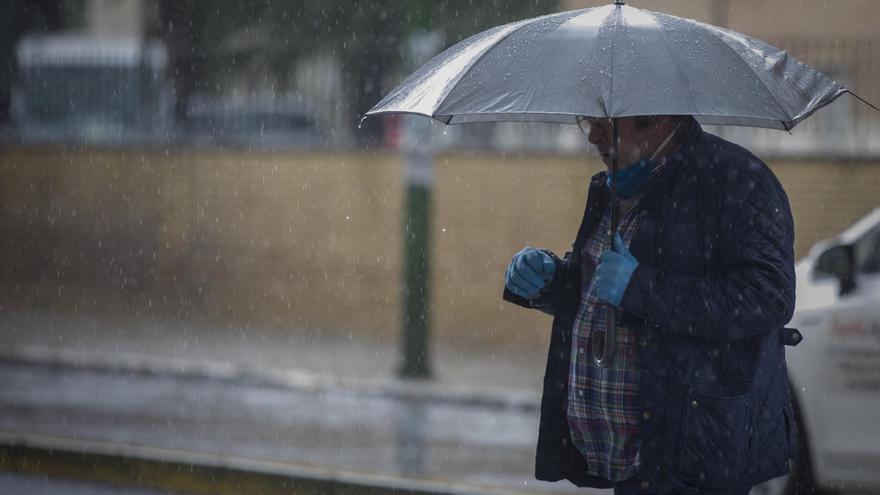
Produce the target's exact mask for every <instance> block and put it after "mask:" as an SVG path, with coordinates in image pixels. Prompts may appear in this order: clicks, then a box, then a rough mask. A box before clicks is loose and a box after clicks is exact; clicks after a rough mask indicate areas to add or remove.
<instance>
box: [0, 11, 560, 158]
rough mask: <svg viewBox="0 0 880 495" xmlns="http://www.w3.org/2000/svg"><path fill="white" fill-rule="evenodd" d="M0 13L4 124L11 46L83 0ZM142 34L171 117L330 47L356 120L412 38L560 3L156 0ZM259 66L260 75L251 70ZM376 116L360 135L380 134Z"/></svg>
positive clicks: (63, 23)
mask: <svg viewBox="0 0 880 495" xmlns="http://www.w3.org/2000/svg"><path fill="white" fill-rule="evenodd" d="M6 6H7V8H6V9H5V13H4V15H3V16H2V17H0V122H2V121H4V120H6V117H7V108H8V103H9V101H8V100H9V87H10V84H11V81H12V79H13V77H14V75H13V74H14V68H15V63H14V60H15V58H14V57H15V44H16V43H17V42H18V40H19V39H20V38H21V37H22V36H24V35H26V34H29V33H33V32H53V31H59V30H62V29H72V30H77V29H78V28H81V27H82V25H83V23H84V21H85V19H84V18H83V16H84V15H86V14H84V12H87V9H86V8H85V7H86V5H85V0H7V5H6ZM156 6H157V9H158V12H157V13H158V15H157V16H155V22H154V23H153V24H152V25H148V26H147V36H149V37H154V38H159V39H162V40H164V41H165V42H166V44H167V46H168V49H169V52H170V55H171V67H170V74H171V76H172V78H173V80H174V85H175V94H176V103H177V108H176V110H177V114H178V115H179V116H182V115H183V113H184V111H185V109H186V105H187V99H188V97H189V96H190V95H193V94H211V93H214V94H221V93H223V91H224V89H225V87H226V85H228V84H229V83H230V79H231V78H232V77H233V76H236V75H238V76H239V77H241V75H242V74H245V75H248V74H253V75H252V76H251V77H254V78H260V77H262V78H264V79H267V80H268V79H271V81H274V82H276V83H277V85H278V86H279V87H280V88H286V87H289V83H290V82H291V78H292V77H293V75H294V74H295V70H296V65H297V63H298V61H299V60H300V59H301V57H303V56H305V55H311V54H315V53H320V52H326V53H328V54H330V55H333V56H335V57H336V59H337V60H338V61H339V62H340V64H341V66H342V73H343V78H344V91H345V93H346V95H348V98H343V99H341V101H342V102H345V100H347V101H348V103H347V104H350V105H351V107H350V108H343V107H340V109H339V111H340V112H344V113H345V114H347V116H350V117H351V118H350V119H346V120H347V121H349V122H352V125H355V124H356V122H357V117H358V116H360V115H362V114H363V113H364V112H366V111H367V110H368V109H369V108H370V107H372V106H373V105H374V104H375V103H377V102H378V101H379V100H380V99H381V97H382V94H383V91H384V90H387V89H388V88H387V87H386V86H387V85H388V84H389V82H394V81H397V80H398V79H399V78H401V77H403V75H404V72H405V70H406V69H407V68H405V67H403V64H404V61H405V58H406V56H407V48H408V44H407V42H406V40H407V38H408V36H410V35H411V34H414V33H417V32H426V31H435V30H439V31H440V32H441V34H442V39H444V40H445V41H444V45H445V46H449V45H452V44H453V43H455V42H457V41H460V40H461V39H463V38H465V37H467V36H470V35H472V34H475V33H477V32H479V31H482V30H484V29H487V28H489V27H491V26H495V25H498V24H502V23H506V22H510V21H514V20H518V19H523V18H528V17H534V16H537V15H541V14H546V13H550V12H555V11H557V10H558V9H559V1H558V0H529V1H517V0H486V1H477V0H440V1H435V0H393V1H389V2H385V1H378V0H377V1H370V2H365V1H358V2H352V1H350V0H322V1H320V2H315V1H306V0H249V1H245V2H239V1H230V0H226V1H212V2H206V1H203V0H157V2H156ZM255 71H256V72H255ZM379 125H381V122H380V121H379V120H376V119H372V120H367V121H366V122H365V128H364V129H363V130H362V131H361V132H358V133H356V134H357V135H358V136H359V137H362V138H365V139H366V140H367V141H374V140H375V139H377V138H378V136H379V133H380V129H379V128H378V127H377V126H379Z"/></svg>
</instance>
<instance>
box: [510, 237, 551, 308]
mask: <svg viewBox="0 0 880 495" xmlns="http://www.w3.org/2000/svg"><path fill="white" fill-rule="evenodd" d="M554 273H556V262H554V261H553V258H551V257H550V255H549V254H547V253H545V252H543V251H539V250H537V249H535V248H532V247H527V248H525V249H523V250H522V251H520V252H518V253H516V254H515V255H514V256H513V258H512V259H511V260H510V264H508V265H507V273H505V275H504V285H505V286H506V287H507V288H508V289H510V291H511V292H513V293H514V294H516V295H518V296H520V297H525V298H526V299H534V298H536V297H538V296H539V295H540V294H541V289H543V288H544V287H546V286H547V284H549V283H550V281H552V280H553V274H554Z"/></svg>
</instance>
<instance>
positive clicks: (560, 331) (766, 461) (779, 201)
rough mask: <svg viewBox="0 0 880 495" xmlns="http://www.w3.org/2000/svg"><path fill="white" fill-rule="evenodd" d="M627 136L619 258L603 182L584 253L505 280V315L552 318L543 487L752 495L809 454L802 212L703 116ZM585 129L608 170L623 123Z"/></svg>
mask: <svg viewBox="0 0 880 495" xmlns="http://www.w3.org/2000/svg"><path fill="white" fill-rule="evenodd" d="M617 122H618V124H617V125H618V126H619V128H618V131H619V140H620V141H619V143H620V145H619V150H617V151H618V153H619V161H618V163H620V164H622V167H621V170H620V172H618V173H619V176H618V180H617V193H618V197H620V198H621V205H620V225H619V228H618V231H617V232H616V233H615V235H614V238H613V245H614V249H613V250H610V249H608V246H610V245H611V244H612V242H611V241H612V238H611V232H610V211H611V209H610V207H609V203H610V179H609V177H608V173H607V172H601V173H599V174H596V175H595V176H594V177H593V178H592V181H591V183H590V187H589V193H588V196H587V203H586V210H585V212H584V217H583V221H582V223H581V226H580V229H579V230H578V233H577V236H576V238H575V241H574V243H573V249H572V251H571V252H569V253H567V254H566V255H565V256H564V258H563V259H560V258H558V257H557V256H556V255H555V254H553V253H552V252H550V251H546V250H543V251H541V250H537V249H533V248H526V249H524V250H522V251H521V252H519V253H518V254H517V255H516V256H514V257H513V259H512V260H511V262H510V265H509V267H508V269H507V274H506V277H505V285H506V287H505V291H504V299H505V300H507V301H511V302H513V303H516V304H518V305H520V306H523V307H527V308H535V309H539V310H542V311H544V312H547V313H549V314H551V315H553V316H554V320H553V329H552V335H551V342H550V351H549V356H548V361H547V369H546V374H545V377H544V395H543V400H542V405H541V423H540V429H539V439H538V447H537V458H536V476H537V478H538V479H541V480H547V481H558V480H561V479H568V480H570V481H571V482H573V483H574V484H576V485H578V486H591V487H599V488H610V487H613V488H614V489H615V493H618V494H628V493H639V494H649V493H650V494H667V493H694V494H695V493H708V494H740V493H742V494H745V493H748V491H749V489H750V488H751V487H752V486H754V485H756V484H758V483H761V482H763V481H765V480H768V479H770V478H773V477H776V476H780V475H783V474H785V473H786V472H787V471H788V464H787V462H788V459H789V458H791V457H792V455H793V452H794V449H793V447H794V445H793V436H792V429H793V425H792V423H791V418H792V410H791V405H790V398H789V382H788V376H787V371H786V368H785V357H784V352H783V347H782V344H784V343H788V344H791V345H793V344H795V343H797V341H798V340H799V337H800V336H799V334H797V332H796V331H793V330H788V329H783V326H784V325H785V324H786V323H787V322H788V321H789V319H790V318H791V316H792V312H793V310H794V296H795V293H794V285H795V279H794V261H793V258H794V254H793V244H794V242H793V241H794V232H793V222H792V217H791V212H790V208H789V204H788V199H787V197H786V194H785V192H784V191H783V189H782V186H781V185H780V184H779V181H778V180H777V179H776V177H775V176H774V175H773V173H772V172H771V171H770V170H769V169H768V168H767V167H766V165H764V164H763V163H762V162H761V161H760V160H759V159H758V158H756V157H755V156H753V155H752V154H750V153H749V152H748V151H746V150H745V149H743V148H741V147H739V146H736V145H734V144H732V143H729V142H726V141H724V140H722V139H720V138H718V137H716V136H713V135H710V134H708V133H705V132H704V131H703V130H702V129H701V127H700V125H699V124H698V123H697V122H696V120H695V119H693V118H692V117H690V116H643V117H628V118H621V119H618V120H617ZM580 124H581V126H582V129H584V128H585V127H586V128H588V129H585V132H587V134H588V140H589V142H590V143H591V144H593V145H594V146H595V147H596V148H597V149H598V151H599V153H600V155H601V156H602V161H603V162H604V163H605V164H606V166H610V163H611V156H612V155H611V154H612V153H613V152H614V150H613V143H612V128H611V125H612V122H611V121H610V120H607V119H584V120H582V121H580ZM609 305H613V306H614V307H616V308H619V315H620V316H619V319H618V324H617V328H615V329H613V331H614V332H615V336H616V346H615V349H613V355H612V356H611V357H610V358H609V359H608V361H610V363H609V364H606V365H603V366H601V367H600V366H597V364H596V362H595V360H594V357H596V355H597V353H601V350H599V349H593V347H592V345H593V344H592V342H591V338H590V337H591V335H592V334H593V333H594V332H597V331H600V332H601V331H604V330H606V328H605V321H606V311H608V310H609V309H608V308H609ZM608 330H609V331H610V330H612V329H608Z"/></svg>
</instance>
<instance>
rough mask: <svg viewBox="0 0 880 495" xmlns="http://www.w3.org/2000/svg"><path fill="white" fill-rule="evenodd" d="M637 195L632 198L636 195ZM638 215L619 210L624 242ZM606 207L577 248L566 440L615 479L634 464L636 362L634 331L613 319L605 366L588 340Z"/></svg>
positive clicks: (597, 307) (601, 312)
mask: <svg viewBox="0 0 880 495" xmlns="http://www.w3.org/2000/svg"><path fill="white" fill-rule="evenodd" d="M636 201H637V200H636ZM641 219H642V217H641V216H640V215H639V208H638V205H637V204H634V205H631V207H630V208H629V210H628V211H627V212H626V213H625V214H624V215H623V216H622V218H621V221H620V225H619V232H620V233H621V237H622V238H623V240H624V243H625V244H626V245H627V246H629V244H630V241H631V240H632V238H633V235H634V233H635V232H636V230H637V229H638V226H639V223H640V221H641ZM610 228H611V209H610V208H607V209H606V211H605V215H604V216H603V218H602V222H601V223H600V224H599V226H598V227H597V228H596V229H595V230H593V232H592V233H591V234H590V236H589V238H588V239H587V242H586V244H585V245H584V248H583V251H582V252H581V257H582V265H581V266H582V267H583V281H582V284H583V286H582V289H581V303H580V307H579V308H578V313H577V316H576V318H575V321H574V325H573V328H572V334H573V335H572V352H571V356H572V357H571V369H570V371H569V388H568V423H569V427H570V429H571V436H572V442H573V443H574V445H575V446H576V447H577V448H578V449H579V450H580V452H581V453H582V454H583V456H584V458H585V459H586V460H587V466H588V474H590V475H593V476H602V477H603V478H606V479H608V480H611V481H621V480H624V479H626V478H629V477H630V476H632V475H634V474H635V473H636V472H637V471H638V469H639V438H638V428H639V422H640V421H641V411H640V408H639V379H640V378H639V367H638V360H637V359H638V353H637V343H636V341H637V335H635V332H634V331H630V330H629V329H627V328H625V327H621V326H620V325H619V324H618V329H617V346H616V349H615V354H614V357H613V359H612V361H611V366H610V367H608V368H599V367H597V366H596V365H595V364H594V362H593V355H592V349H591V346H590V332H591V330H592V329H603V330H604V329H605V313H606V308H607V304H606V303H605V302H604V301H602V300H601V299H599V297H598V296H597V295H596V286H595V284H594V283H593V279H594V277H593V274H594V273H595V268H596V266H597V265H598V263H599V255H600V254H601V253H602V252H603V251H605V250H606V249H607V246H608V237H609V235H608V234H609V229H610Z"/></svg>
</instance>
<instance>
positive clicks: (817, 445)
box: [756, 208, 880, 493]
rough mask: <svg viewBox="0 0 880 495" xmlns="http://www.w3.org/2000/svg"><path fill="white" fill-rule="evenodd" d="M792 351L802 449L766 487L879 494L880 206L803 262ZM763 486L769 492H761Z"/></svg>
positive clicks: (791, 371)
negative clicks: (786, 471) (796, 336)
mask: <svg viewBox="0 0 880 495" xmlns="http://www.w3.org/2000/svg"><path fill="white" fill-rule="evenodd" d="M796 274H797V303H796V306H795V314H794V318H793V319H792V321H791V323H790V324H789V326H790V327H793V328H797V329H798V330H800V332H801V334H802V335H803V341H802V342H801V343H800V344H799V345H798V346H797V347H790V348H787V349H786V359H787V361H788V367H789V374H790V376H791V382H792V391H793V401H794V406H795V409H796V416H797V422H798V424H799V425H800V428H798V429H797V430H798V431H797V436H798V444H799V453H798V458H797V459H796V460H795V462H794V463H793V465H792V474H791V475H790V476H788V477H787V478H784V479H781V480H779V481H777V482H775V483H774V485H775V488H774V489H771V490H767V491H774V492H775V491H780V492H783V493H816V492H820V491H825V490H832V489H833V490H835V491H840V492H841V493H852V492H855V491H869V492H873V493H878V492H880V208H877V209H875V210H874V211H873V212H871V213H870V214H868V215H867V216H866V217H864V218H862V219H861V220H859V221H858V222H857V223H855V224H854V225H853V226H851V227H850V228H848V229H847V230H846V231H844V232H843V233H842V234H840V235H839V236H838V237H836V238H834V239H830V240H826V241H822V242H820V243H818V244H816V245H815V246H814V247H813V248H812V249H811V250H810V254H809V255H808V256H807V257H806V258H804V259H803V260H801V261H800V262H798V264H797V266H796ZM756 491H762V490H756Z"/></svg>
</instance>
